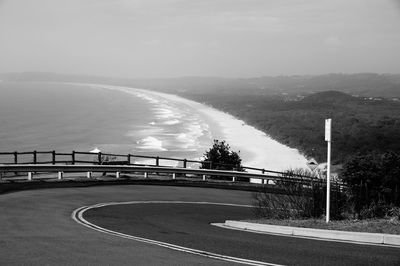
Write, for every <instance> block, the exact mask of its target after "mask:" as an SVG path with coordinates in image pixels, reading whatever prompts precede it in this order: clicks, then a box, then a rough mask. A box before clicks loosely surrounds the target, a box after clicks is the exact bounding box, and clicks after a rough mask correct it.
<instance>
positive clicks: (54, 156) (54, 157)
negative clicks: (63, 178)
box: [51, 151, 56, 164]
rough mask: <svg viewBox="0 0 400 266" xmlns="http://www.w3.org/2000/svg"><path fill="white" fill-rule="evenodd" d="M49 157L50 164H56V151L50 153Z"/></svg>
mask: <svg viewBox="0 0 400 266" xmlns="http://www.w3.org/2000/svg"><path fill="white" fill-rule="evenodd" d="M51 155H52V156H51V157H52V163H53V164H56V151H52V153H51Z"/></svg>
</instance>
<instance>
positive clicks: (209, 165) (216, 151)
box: [200, 140, 243, 171]
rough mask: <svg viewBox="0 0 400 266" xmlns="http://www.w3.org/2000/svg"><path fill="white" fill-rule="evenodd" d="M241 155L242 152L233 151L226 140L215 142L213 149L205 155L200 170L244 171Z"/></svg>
mask: <svg viewBox="0 0 400 266" xmlns="http://www.w3.org/2000/svg"><path fill="white" fill-rule="evenodd" d="M239 153H240V151H239V152H234V151H231V150H230V146H229V144H227V143H226V142H225V141H224V140H223V141H218V140H214V144H213V146H212V148H210V149H209V150H208V151H206V153H205V154H204V160H203V161H202V163H201V166H200V169H216V170H235V171H243V168H242V159H241V158H240V156H239Z"/></svg>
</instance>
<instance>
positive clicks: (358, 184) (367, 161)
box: [341, 152, 400, 219]
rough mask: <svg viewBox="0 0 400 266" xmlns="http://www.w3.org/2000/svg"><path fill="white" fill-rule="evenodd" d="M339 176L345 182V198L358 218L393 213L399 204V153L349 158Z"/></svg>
mask: <svg viewBox="0 0 400 266" xmlns="http://www.w3.org/2000/svg"><path fill="white" fill-rule="evenodd" d="M341 176H342V179H343V181H344V182H345V183H346V184H347V185H348V191H347V196H348V202H349V206H350V207H351V208H352V212H353V213H354V215H355V216H356V217H357V218H359V219H365V218H372V217H384V216H388V215H389V216H390V215H391V214H390V212H392V215H395V212H394V210H395V209H396V207H397V208H399V207H400V195H399V194H400V155H399V154H396V153H393V152H387V153H384V154H366V155H359V156H354V157H352V158H350V159H349V160H348V161H347V162H346V163H345V165H344V168H343V171H342V174H341Z"/></svg>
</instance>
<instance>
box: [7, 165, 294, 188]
mask: <svg viewBox="0 0 400 266" xmlns="http://www.w3.org/2000/svg"><path fill="white" fill-rule="evenodd" d="M85 172H86V173H87V177H91V173H93V172H99V173H104V172H109V173H111V172H112V173H115V176H116V178H120V175H121V173H142V174H143V175H144V177H145V178H147V177H148V175H149V174H151V173H158V174H159V173H163V174H169V175H171V176H172V179H176V177H177V175H178V174H180V175H196V176H200V177H202V179H203V180H206V179H207V178H209V177H230V178H232V181H233V182H235V181H237V179H238V178H246V179H250V178H256V179H260V180H262V182H261V183H263V184H264V183H268V181H269V180H277V179H282V177H276V176H271V175H266V174H255V173H246V172H238V171H224V170H208V169H191V168H180V167H160V166H136V165H135V166H132V165H131V166H127V165H44V164H35V165H34V164H8V165H0V174H1V175H4V174H5V173H27V179H28V180H32V179H33V176H34V173H58V179H62V178H63V175H64V173H85ZM284 179H289V178H284ZM290 180H291V179H290ZM292 181H295V180H292Z"/></svg>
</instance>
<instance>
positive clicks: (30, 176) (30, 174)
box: [28, 172, 33, 181]
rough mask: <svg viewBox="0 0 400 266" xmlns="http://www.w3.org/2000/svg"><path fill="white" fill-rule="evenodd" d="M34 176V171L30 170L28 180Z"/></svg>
mask: <svg viewBox="0 0 400 266" xmlns="http://www.w3.org/2000/svg"><path fill="white" fill-rule="evenodd" d="M32 178H33V173H32V172H28V180H29V181H31V180H32Z"/></svg>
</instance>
